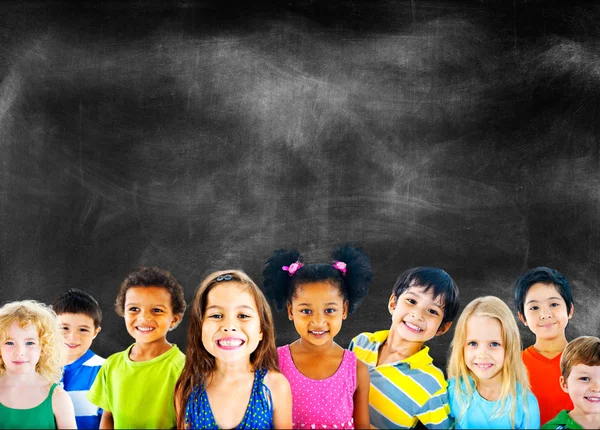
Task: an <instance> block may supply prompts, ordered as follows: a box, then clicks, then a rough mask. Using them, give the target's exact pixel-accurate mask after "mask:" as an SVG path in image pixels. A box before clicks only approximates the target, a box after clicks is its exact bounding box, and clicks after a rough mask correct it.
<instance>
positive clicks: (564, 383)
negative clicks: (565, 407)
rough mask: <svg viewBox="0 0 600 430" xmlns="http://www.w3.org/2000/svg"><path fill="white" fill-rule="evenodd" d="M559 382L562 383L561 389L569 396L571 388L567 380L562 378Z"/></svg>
mask: <svg viewBox="0 0 600 430" xmlns="http://www.w3.org/2000/svg"><path fill="white" fill-rule="evenodd" d="M559 382H560V388H562V390H563V391H564V392H565V393H567V394H569V387H568V386H567V380H566V379H565V378H564V377H563V376H561V377H560V379H559Z"/></svg>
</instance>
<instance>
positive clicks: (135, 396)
mask: <svg viewBox="0 0 600 430" xmlns="http://www.w3.org/2000/svg"><path fill="white" fill-rule="evenodd" d="M134 345H135V344H134ZM132 347H133V345H131V346H130V347H129V348H127V349H126V350H125V351H122V352H118V353H116V354H113V355H111V356H110V357H108V359H107V360H106V362H105V363H104V364H103V365H102V367H101V368H100V372H98V376H96V380H95V381H94V384H93V385H92V388H90V391H89V392H88V394H87V398H88V400H89V401H90V402H92V403H93V404H95V405H98V406H99V407H101V408H102V409H104V410H107V411H110V412H111V413H112V415H113V420H114V424H115V429H167V428H172V427H175V425H176V417H175V406H174V404H173V393H174V391H175V383H176V382H177V379H178V378H179V375H180V374H181V371H182V370H183V366H184V364H185V355H184V354H183V353H182V352H181V351H180V350H179V348H178V347H177V345H173V347H172V348H171V349H170V350H168V351H167V352H165V353H164V354H162V355H159V356H158V357H155V358H153V359H152V360H148V361H131V360H130V359H129V351H131V348H132Z"/></svg>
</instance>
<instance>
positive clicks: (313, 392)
mask: <svg viewBox="0 0 600 430" xmlns="http://www.w3.org/2000/svg"><path fill="white" fill-rule="evenodd" d="M277 354H278V355H279V370H280V371H281V373H283V374H284V375H285V377H286V378H287V380H288V381H289V383H290V386H291V388H292V421H293V422H292V426H293V428H295V429H353V428H354V419H353V413H354V391H355V390H356V355H354V353H353V352H352V351H348V350H345V351H344V356H343V358H342V363H341V364H340V367H338V370H336V372H335V373H334V374H333V375H331V376H330V377H329V378H326V379H320V380H319V379H310V378H307V377H306V376H304V375H303V374H302V373H300V371H299V370H298V369H297V368H296V365H295V364H294V361H293V360H292V354H291V353H290V346H289V345H285V346H281V347H279V348H277Z"/></svg>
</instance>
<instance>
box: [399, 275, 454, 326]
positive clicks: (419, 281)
mask: <svg viewBox="0 0 600 430" xmlns="http://www.w3.org/2000/svg"><path fill="white" fill-rule="evenodd" d="M410 287H422V288H424V289H425V292H427V291H429V289H430V288H433V299H434V300H435V299H437V298H438V297H440V296H441V297H442V300H443V301H444V318H443V319H442V322H441V324H440V327H442V326H443V325H444V324H446V323H448V322H452V321H454V318H456V316H457V315H458V309H459V308H460V300H459V297H458V286H457V285H456V282H454V279H452V278H451V277H450V275H449V274H448V273H446V272H445V271H444V270H442V269H438V268H436V267H413V268H412V269H408V270H406V271H405V272H404V273H402V274H401V275H400V276H398V279H396V283H395V284H394V288H393V289H392V294H393V295H394V297H396V299H397V298H398V297H400V295H401V294H402V293H403V292H405V291H406V290H408V289H409V288H410Z"/></svg>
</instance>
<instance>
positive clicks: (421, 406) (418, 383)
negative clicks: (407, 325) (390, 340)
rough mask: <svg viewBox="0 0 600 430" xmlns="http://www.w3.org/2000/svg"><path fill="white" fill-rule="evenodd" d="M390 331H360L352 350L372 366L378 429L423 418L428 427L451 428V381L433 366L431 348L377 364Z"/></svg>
mask: <svg viewBox="0 0 600 430" xmlns="http://www.w3.org/2000/svg"><path fill="white" fill-rule="evenodd" d="M388 334H389V330H382V331H378V332H375V333H361V334H359V335H358V336H356V337H355V338H354V339H352V341H351V342H350V346H349V347H348V349H349V350H351V351H354V353H355V354H356V357H357V358H358V359H359V360H361V361H363V362H364V363H365V364H366V365H367V367H368V368H369V376H370V377H371V386H370V389H369V412H370V417H371V426H373V427H375V428H388V429H391V428H396V429H398V428H401V429H402V428H412V427H415V426H416V425H417V424H418V422H419V421H420V422H421V423H422V424H423V425H425V426H426V427H427V428H429V429H442V428H444V429H445V428H449V427H450V425H451V424H452V422H451V420H450V407H449V406H448V392H447V390H446V388H447V387H448V383H447V382H446V379H445V378H444V373H443V372H442V371H441V370H440V369H438V368H437V367H435V366H434V365H433V359H432V358H431V357H430V356H429V347H424V348H423V349H422V350H420V351H419V352H417V353H416V354H415V355H413V356H411V357H408V358H406V359H404V360H400V361H397V362H395V363H385V364H381V365H379V366H377V358H378V354H379V347H380V346H381V345H383V343H384V342H385V341H386V339H387V337H388Z"/></svg>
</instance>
